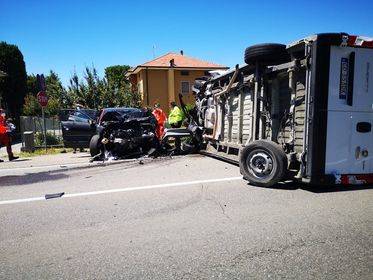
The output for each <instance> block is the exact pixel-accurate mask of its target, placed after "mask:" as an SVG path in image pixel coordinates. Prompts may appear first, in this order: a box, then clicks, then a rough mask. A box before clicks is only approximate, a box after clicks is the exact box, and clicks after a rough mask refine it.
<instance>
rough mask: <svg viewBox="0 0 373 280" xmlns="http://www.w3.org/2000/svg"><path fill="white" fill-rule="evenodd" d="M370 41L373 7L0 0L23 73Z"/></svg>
mask: <svg viewBox="0 0 373 280" xmlns="http://www.w3.org/2000/svg"><path fill="white" fill-rule="evenodd" d="M340 31H344V32H347V33H351V34H359V35H366V36H373V1H358V0H357V1H345V0H340V1H337V0H333V1H326V0H325V1H294V0H293V1H280V0H279V1H268V0H267V1H264V0H262V1H249V0H248V1H240V0H236V1H233V0H231V1H219V0H215V1H192V0H189V1H177V0H174V1H146V0H144V1H110V0H106V1H89V0H80V1H79V0H75V1H70V0H64V1H52V0H49V1H36V0H35V1H31V0H30V1H23V0H0V41H6V42H7V43H12V44H16V45H18V47H19V48H20V50H21V51H22V53H23V55H24V58H25V62H26V70H27V72H28V73H29V74H30V73H34V74H37V73H47V72H48V71H49V70H50V69H52V70H54V71H56V72H57V73H58V74H59V76H60V77H61V79H62V81H63V82H64V84H65V85H66V84H67V82H68V80H69V77H70V76H71V74H72V73H73V71H74V70H76V72H77V73H78V75H81V73H82V71H83V68H84V67H85V66H91V65H94V66H95V67H96V68H97V69H98V71H99V73H101V74H102V73H103V69H104V68H105V67H106V66H110V65H116V64H129V65H132V66H133V65H137V64H139V63H142V62H144V61H147V60H150V59H152V57H153V54H152V53H153V52H152V50H153V45H155V46H156V48H155V54H156V56H158V55H162V54H164V53H166V52H169V51H177V52H178V51H179V50H181V49H182V50H184V53H185V54H186V55H190V56H193V57H197V58H201V59H204V60H208V61H212V62H216V63H220V64H224V65H227V66H233V65H235V64H236V63H243V51H244V49H245V47H247V46H249V45H252V44H255V43H262V42H280V43H289V42H291V41H294V40H297V39H300V38H302V37H304V36H307V35H310V34H313V33H320V32H340Z"/></svg>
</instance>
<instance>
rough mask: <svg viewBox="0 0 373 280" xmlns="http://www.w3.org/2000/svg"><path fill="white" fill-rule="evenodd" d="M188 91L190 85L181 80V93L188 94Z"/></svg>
mask: <svg viewBox="0 0 373 280" xmlns="http://www.w3.org/2000/svg"><path fill="white" fill-rule="evenodd" d="M189 92H190V85H189V82H187V81H182V82H181V94H188V93H189Z"/></svg>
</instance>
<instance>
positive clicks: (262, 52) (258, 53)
mask: <svg viewBox="0 0 373 280" xmlns="http://www.w3.org/2000/svg"><path fill="white" fill-rule="evenodd" d="M288 61H290V55H289V53H288V52H287V51H286V46H285V45H282V44H258V45H254V46H251V47H248V48H246V50H245V63H247V64H250V65H255V64H256V62H259V63H260V64H261V65H262V66H268V65H275V64H281V63H285V62H288Z"/></svg>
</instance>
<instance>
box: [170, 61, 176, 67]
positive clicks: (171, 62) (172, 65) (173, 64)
mask: <svg viewBox="0 0 373 280" xmlns="http://www.w3.org/2000/svg"><path fill="white" fill-rule="evenodd" d="M170 67H175V60H174V59H171V60H170Z"/></svg>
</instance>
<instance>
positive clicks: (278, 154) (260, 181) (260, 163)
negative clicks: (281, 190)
mask: <svg viewBox="0 0 373 280" xmlns="http://www.w3.org/2000/svg"><path fill="white" fill-rule="evenodd" d="M287 164H288V160H287V157H286V154H285V152H284V151H283V150H282V148H281V147H280V146H279V145H278V144H276V143H274V142H272V141H266V140H258V141H255V142H252V143H250V144H249V145H247V146H246V147H244V148H243V149H242V151H241V152H240V170H241V173H242V175H243V177H244V178H245V179H246V180H248V181H249V182H250V183H251V184H253V185H256V186H261V187H271V186H273V185H275V184H276V183H278V182H279V181H280V180H282V179H283V178H284V177H285V174H286V171H287Z"/></svg>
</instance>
